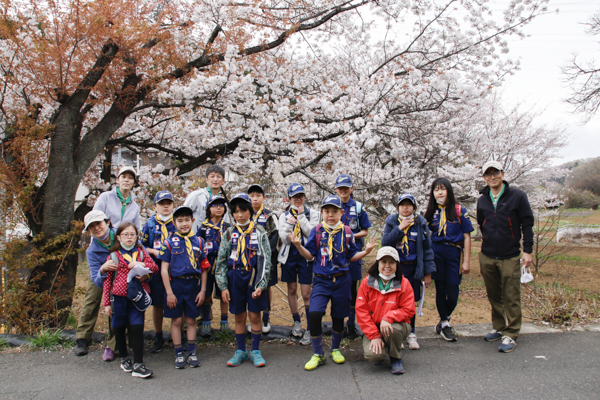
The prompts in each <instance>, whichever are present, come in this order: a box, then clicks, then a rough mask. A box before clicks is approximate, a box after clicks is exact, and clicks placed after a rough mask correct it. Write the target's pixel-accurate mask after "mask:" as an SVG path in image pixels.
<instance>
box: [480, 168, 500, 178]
mask: <svg viewBox="0 0 600 400" xmlns="http://www.w3.org/2000/svg"><path fill="white" fill-rule="evenodd" d="M501 173H502V171H498V170H495V171H494V172H488V171H486V172H485V174H483V177H484V178H489V177H492V176H500V174H501Z"/></svg>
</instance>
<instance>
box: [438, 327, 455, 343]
mask: <svg viewBox="0 0 600 400" xmlns="http://www.w3.org/2000/svg"><path fill="white" fill-rule="evenodd" d="M441 335H442V337H443V338H444V339H445V340H446V341H448V342H456V333H454V329H452V327H451V326H450V325H448V326H446V327H444V328H442V332H441Z"/></svg>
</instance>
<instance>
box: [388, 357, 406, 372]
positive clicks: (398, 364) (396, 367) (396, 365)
mask: <svg viewBox="0 0 600 400" xmlns="http://www.w3.org/2000/svg"><path fill="white" fill-rule="evenodd" d="M390 364H392V374H394V375H402V374H403V373H405V372H406V371H405V370H404V363H403V362H402V359H401V358H394V357H390Z"/></svg>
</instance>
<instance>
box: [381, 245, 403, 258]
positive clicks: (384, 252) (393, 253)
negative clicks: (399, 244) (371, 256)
mask: <svg viewBox="0 0 600 400" xmlns="http://www.w3.org/2000/svg"><path fill="white" fill-rule="evenodd" d="M385 256H390V257H392V258H393V259H394V260H396V261H400V256H398V250H396V249H395V248H393V247H391V246H384V247H382V248H380V249H379V251H378V252H377V261H379V260H381V259H382V258H383V257H385Z"/></svg>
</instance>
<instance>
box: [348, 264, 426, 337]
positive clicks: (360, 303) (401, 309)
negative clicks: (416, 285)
mask: <svg viewBox="0 0 600 400" xmlns="http://www.w3.org/2000/svg"><path fill="white" fill-rule="evenodd" d="M414 315H415V295H414V293H413V290H412V287H411V286H410V283H409V282H408V279H406V278H405V277H402V282H401V283H400V284H398V281H396V280H394V281H392V285H391V286H390V289H389V290H388V291H387V292H386V293H385V294H383V293H381V291H380V290H379V282H378V279H377V278H374V277H372V276H371V275H367V279H363V281H362V283H361V284H360V288H359V289H358V296H357V298H356V321H357V322H358V325H359V326H360V329H362V331H363V333H364V334H365V335H366V336H367V338H369V340H373V339H378V338H380V337H381V333H379V324H381V320H383V319H385V320H386V321H387V322H389V323H390V324H393V323H394V322H406V323H410V319H411V318H412V317H413V316H414Z"/></svg>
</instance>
